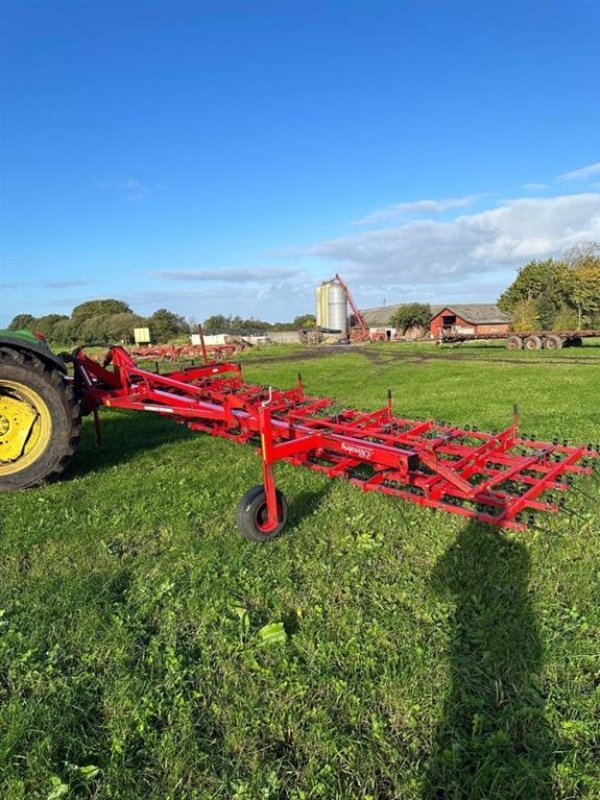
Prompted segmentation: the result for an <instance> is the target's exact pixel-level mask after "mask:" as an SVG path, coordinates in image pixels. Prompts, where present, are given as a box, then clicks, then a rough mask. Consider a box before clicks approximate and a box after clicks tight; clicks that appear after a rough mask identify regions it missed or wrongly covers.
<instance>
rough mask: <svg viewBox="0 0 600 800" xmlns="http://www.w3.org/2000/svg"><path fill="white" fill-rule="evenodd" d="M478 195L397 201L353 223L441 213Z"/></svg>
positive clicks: (369, 223) (373, 222)
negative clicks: (408, 201) (406, 201)
mask: <svg viewBox="0 0 600 800" xmlns="http://www.w3.org/2000/svg"><path fill="white" fill-rule="evenodd" d="M478 197H479V195H469V196H468V197H446V198H443V199H441V200H414V201H413V202H410V203H397V204H396V205H393V206H388V207H387V208H380V209H377V210H376V211H372V212H371V213H370V214H367V216H366V217H363V218H362V219H358V220H356V221H355V222H353V223H352V224H353V225H372V224H377V223H380V222H398V221H400V220H402V219H404V218H406V217H408V216H412V215H419V216H421V215H430V214H435V215H437V214H443V213H444V211H449V210H451V209H453V208H465V207H466V206H470V205H471V204H472V203H474V202H475V201H476V200H477V199H478Z"/></svg>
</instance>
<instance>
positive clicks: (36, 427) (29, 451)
mask: <svg viewBox="0 0 600 800" xmlns="http://www.w3.org/2000/svg"><path fill="white" fill-rule="evenodd" d="M80 431H81V415H80V409H79V403H78V402H77V400H76V399H75V396H74V394H73V390H72V389H71V387H70V386H69V385H68V383H66V381H65V379H64V377H63V375H62V373H61V372H60V370H58V369H56V368H55V367H53V366H52V365H51V364H48V363H46V362H45V361H43V360H42V359H40V358H38V356H36V355H34V354H32V353H28V352H23V351H21V350H15V349H12V348H8V347H2V348H0V491H2V492H11V491H15V490H17V489H27V488H29V487H31V486H39V485H40V484H42V483H44V482H45V481H47V480H50V479H51V478H54V477H55V476H57V475H59V474H60V473H61V472H62V471H63V470H64V469H65V467H66V466H67V464H68V463H69V461H70V460H71V458H72V457H73V455H74V454H75V451H76V449H77V444H78V442H79V434H80Z"/></svg>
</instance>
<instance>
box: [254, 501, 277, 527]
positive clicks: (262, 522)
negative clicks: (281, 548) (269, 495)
mask: <svg viewBox="0 0 600 800" xmlns="http://www.w3.org/2000/svg"><path fill="white" fill-rule="evenodd" d="M268 518H269V511H268V509H267V504H266V502H265V503H263V504H262V505H260V506H259V507H258V508H257V509H256V514H255V515H254V525H255V526H256V529H257V530H259V531H260V532H261V533H272V532H273V531H274V530H277V527H278V525H279V522H280V521H281V506H280V504H279V503H277V522H276V524H275V525H269V523H268V521H267V520H268Z"/></svg>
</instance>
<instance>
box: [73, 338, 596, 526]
mask: <svg viewBox="0 0 600 800" xmlns="http://www.w3.org/2000/svg"><path fill="white" fill-rule="evenodd" d="M73 363H74V368H75V373H74V379H73V380H74V384H75V389H76V391H77V392H78V394H79V396H80V397H81V400H82V404H83V408H84V409H85V410H87V411H89V412H93V413H94V416H95V419H96V424H97V431H99V427H98V425H99V423H98V413H97V412H98V409H99V408H100V407H101V406H107V407H110V408H120V409H131V410H136V411H148V412H152V413H156V414H159V415H161V416H169V417H171V418H172V419H174V420H175V421H176V422H178V423H181V424H185V425H187V426H188V427H189V428H191V429H192V430H196V431H201V432H204V433H208V434H210V435H213V436H221V437H224V438H227V439H230V440H233V441H235V442H238V443H251V444H252V443H254V444H256V445H258V450H259V453H260V456H261V462H262V487H260V489H261V490H262V492H263V495H262V500H261V502H259V503H258V505H257V503H256V502H254V503H253V504H252V510H251V513H252V514H253V518H252V520H250V521H249V524H250V526H251V527H252V529H253V530H255V532H256V534H257V536H253V537H251V538H259V539H261V540H262V539H270V538H273V537H274V536H275V535H276V534H278V533H279V532H280V530H281V529H282V527H283V524H284V523H285V519H284V518H282V517H285V514H283V513H282V508H281V499H280V498H279V499H278V494H279V493H278V492H277V488H276V482H275V475H274V465H275V464H276V463H277V462H279V461H286V462H288V463H290V464H292V465H293V466H302V467H307V468H309V469H313V470H317V471H320V472H323V473H325V474H326V475H327V477H329V478H346V479H348V480H350V481H351V482H352V483H353V484H354V485H356V486H358V487H360V488H361V489H363V491H376V492H381V493H383V494H388V495H393V496H395V497H399V498H402V499H403V500H407V501H410V502H414V503H417V504H419V505H422V506H428V507H431V508H438V509H443V510H446V511H451V512H453V513H457V514H461V515H462V516H465V517H470V518H475V519H478V520H480V521H482V522H485V523H488V524H491V525H495V526H498V527H501V528H512V529H516V530H525V529H526V528H527V524H526V521H525V516H526V515H532V514H535V513H536V512H540V511H547V512H557V511H558V510H559V509H560V507H561V502H560V501H559V502H557V501H556V498H555V496H554V495H555V494H557V495H561V494H562V493H564V492H565V490H566V489H567V487H568V481H569V480H570V479H571V478H572V477H573V476H576V475H582V474H591V472H592V469H591V466H590V463H591V461H592V460H593V459H595V458H597V457H599V455H600V453H599V452H598V450H599V449H600V448H594V447H592V446H591V445H587V446H583V445H579V446H570V445H568V444H567V443H566V442H564V441H563V442H562V443H559V441H558V440H556V439H555V440H554V441H553V442H541V441H534V440H531V439H527V438H525V437H522V436H521V435H520V433H519V425H518V411H517V409H516V407H515V409H514V414H513V420H512V423H511V425H510V426H509V427H508V428H506V429H505V430H503V431H501V432H500V433H484V432H481V431H477V430H475V429H473V428H460V427H458V426H454V425H450V424H448V423H439V422H434V421H432V420H411V419H407V418H404V417H399V416H396V415H395V414H394V412H393V409H392V398H391V392H388V399H387V403H386V405H385V406H384V407H382V408H380V409H378V410H376V411H358V410H355V409H348V408H342V407H340V406H338V405H337V404H335V403H334V401H333V400H332V399H330V398H326V397H315V396H311V395H307V394H305V392H304V387H303V384H302V379H301V377H300V376H298V383H297V385H296V386H294V387H293V388H291V389H274V388H272V387H266V386H256V385H252V384H249V383H246V382H245V381H244V379H243V375H242V369H241V366H240V365H239V364H235V363H231V362H218V361H209V362H207V363H205V364H204V365H202V366H192V367H187V368H184V369H176V370H173V371H171V372H169V373H164V374H158V373H153V372H149V371H147V370H143V369H140V368H139V367H138V366H137V365H136V363H135V362H134V360H133V359H132V358H131V356H130V355H129V354H128V353H127V352H126V351H125V350H124V349H123V348H122V347H119V346H114V347H111V348H110V349H109V350H108V353H107V355H106V358H105V359H104V363H103V364H99V363H98V362H96V361H94V360H93V359H91V358H89V357H88V356H87V355H86V354H85V352H84V351H83V350H82V349H79V350H76V351H75V352H74V353H73ZM580 462H581V463H580ZM252 491H254V490H252ZM257 491H258V489H257ZM255 496H256V492H255V493H254V495H253V497H255ZM240 509H241V510H240ZM240 509H238V521H239V520H240V517H239V514H240V513H242V514H243V513H245V512H244V511H243V509H242V507H241V506H240ZM257 509H258V510H257ZM249 513H250V512H249ZM527 522H529V523H531V522H532V519H531V517H530V516H529V517H528V519H527Z"/></svg>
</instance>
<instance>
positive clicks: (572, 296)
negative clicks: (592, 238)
mask: <svg viewBox="0 0 600 800" xmlns="http://www.w3.org/2000/svg"><path fill="white" fill-rule="evenodd" d="M562 280H563V283H564V285H565V286H566V287H567V288H568V300H569V305H571V306H572V307H573V308H574V309H575V311H576V312H577V323H578V327H580V328H581V326H582V325H584V324H586V325H587V324H590V323H591V321H592V319H593V318H594V317H595V315H596V314H597V313H598V312H600V245H599V244H598V243H596V242H584V243H582V244H579V245H577V246H576V247H573V248H571V250H568V251H567V253H565V269H564V272H563V276H562Z"/></svg>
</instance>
